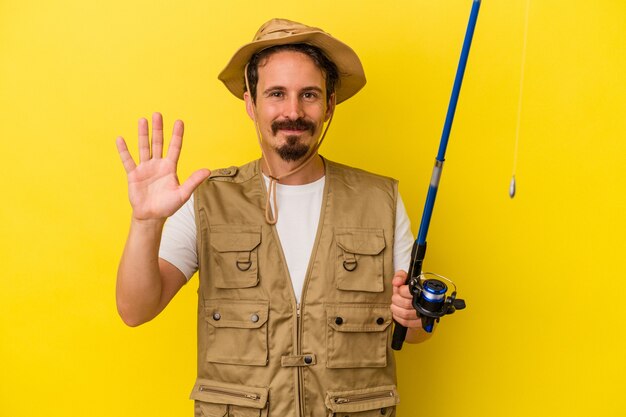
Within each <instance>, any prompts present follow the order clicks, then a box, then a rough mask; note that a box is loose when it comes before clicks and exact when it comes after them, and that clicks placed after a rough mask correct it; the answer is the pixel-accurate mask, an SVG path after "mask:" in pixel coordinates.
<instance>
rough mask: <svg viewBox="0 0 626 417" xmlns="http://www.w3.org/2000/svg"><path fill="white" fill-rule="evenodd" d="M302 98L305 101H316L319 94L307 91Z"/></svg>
mask: <svg viewBox="0 0 626 417" xmlns="http://www.w3.org/2000/svg"><path fill="white" fill-rule="evenodd" d="M302 97H303V98H304V99H305V100H315V99H317V97H318V95H317V93H315V92H313V91H307V92H305V93H302Z"/></svg>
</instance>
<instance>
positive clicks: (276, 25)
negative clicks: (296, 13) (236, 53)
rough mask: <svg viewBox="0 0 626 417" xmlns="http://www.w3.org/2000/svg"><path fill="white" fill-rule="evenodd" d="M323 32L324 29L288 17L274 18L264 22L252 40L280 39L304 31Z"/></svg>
mask: <svg viewBox="0 0 626 417" xmlns="http://www.w3.org/2000/svg"><path fill="white" fill-rule="evenodd" d="M313 32H322V33H325V32H324V31H323V30H322V29H320V28H316V27H312V26H307V25H303V24H302V23H298V22H294V21H291V20H287V19H272V20H270V21H268V22H266V23H264V24H263V26H261V27H260V28H259V30H258V31H257V33H256V34H255V35H254V38H253V39H252V41H253V42H254V41H263V40H269V39H280V38H285V37H289V36H293V35H299V34H302V33H313Z"/></svg>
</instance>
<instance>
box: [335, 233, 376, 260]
mask: <svg viewBox="0 0 626 417" xmlns="http://www.w3.org/2000/svg"><path fill="white" fill-rule="evenodd" d="M335 239H336V240H337V245H338V246H339V247H340V248H341V249H343V250H344V251H346V252H349V253H358V254H361V255H378V254H379V253H380V252H382V250H383V249H385V235H384V232H383V229H354V228H337V229H336V231H335Z"/></svg>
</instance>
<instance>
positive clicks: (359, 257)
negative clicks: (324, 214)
mask: <svg viewBox="0 0 626 417" xmlns="http://www.w3.org/2000/svg"><path fill="white" fill-rule="evenodd" d="M335 241H336V242H337V262H336V264H337V265H336V268H335V271H336V285H337V288H338V289H340V290H346V291H366V292H382V291H383V290H384V287H383V253H382V252H383V249H385V236H384V231H383V229H363V228H343V227H341V228H339V227H338V228H336V229H335Z"/></svg>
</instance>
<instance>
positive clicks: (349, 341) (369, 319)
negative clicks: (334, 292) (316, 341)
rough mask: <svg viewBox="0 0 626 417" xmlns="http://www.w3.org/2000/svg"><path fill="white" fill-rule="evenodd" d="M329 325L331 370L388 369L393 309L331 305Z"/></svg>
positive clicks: (380, 305) (328, 353) (381, 306)
mask: <svg viewBox="0 0 626 417" xmlns="http://www.w3.org/2000/svg"><path fill="white" fill-rule="evenodd" d="M326 322H327V332H326V367H327V368H382V367H385V366H387V340H388V329H389V325H390V324H391V310H390V309H389V305H387V304H329V305H326Z"/></svg>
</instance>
